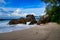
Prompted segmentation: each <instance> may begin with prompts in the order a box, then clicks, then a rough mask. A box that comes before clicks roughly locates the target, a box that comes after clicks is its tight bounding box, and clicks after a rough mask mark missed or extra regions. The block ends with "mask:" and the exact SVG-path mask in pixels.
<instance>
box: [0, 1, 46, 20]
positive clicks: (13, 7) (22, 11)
mask: <svg viewBox="0 0 60 40" xmlns="http://www.w3.org/2000/svg"><path fill="white" fill-rule="evenodd" d="M45 7H46V5H45V3H44V2H42V1H41V0H0V19H2V18H3V19H4V18H7V19H8V18H19V17H22V16H26V15H28V14H33V15H35V16H40V15H44V14H45V12H44V11H45Z"/></svg>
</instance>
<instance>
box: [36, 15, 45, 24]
mask: <svg viewBox="0 0 60 40" xmlns="http://www.w3.org/2000/svg"><path fill="white" fill-rule="evenodd" d="M43 23H44V16H42V17H40V19H39V20H38V21H37V24H38V25H39V24H43Z"/></svg>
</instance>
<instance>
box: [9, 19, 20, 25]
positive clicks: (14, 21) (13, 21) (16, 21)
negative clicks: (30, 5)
mask: <svg viewBox="0 0 60 40" xmlns="http://www.w3.org/2000/svg"><path fill="white" fill-rule="evenodd" d="M9 24H10V25H12V24H19V22H18V20H16V19H12V20H11V21H10V22H9Z"/></svg>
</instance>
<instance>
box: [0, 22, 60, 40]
mask: <svg viewBox="0 0 60 40" xmlns="http://www.w3.org/2000/svg"><path fill="white" fill-rule="evenodd" d="M0 40H60V25H58V24H56V23H48V24H41V25H39V26H37V27H32V28H29V29H25V30H20V31H13V32H9V33H0Z"/></svg>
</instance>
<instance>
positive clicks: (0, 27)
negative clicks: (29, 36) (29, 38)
mask: <svg viewBox="0 0 60 40" xmlns="http://www.w3.org/2000/svg"><path fill="white" fill-rule="evenodd" d="M9 21H10V20H0V33H6V32H12V31H17V30H24V29H27V28H31V27H36V26H37V24H34V25H28V24H29V23H30V22H27V24H16V25H9V24H8V23H9Z"/></svg>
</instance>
